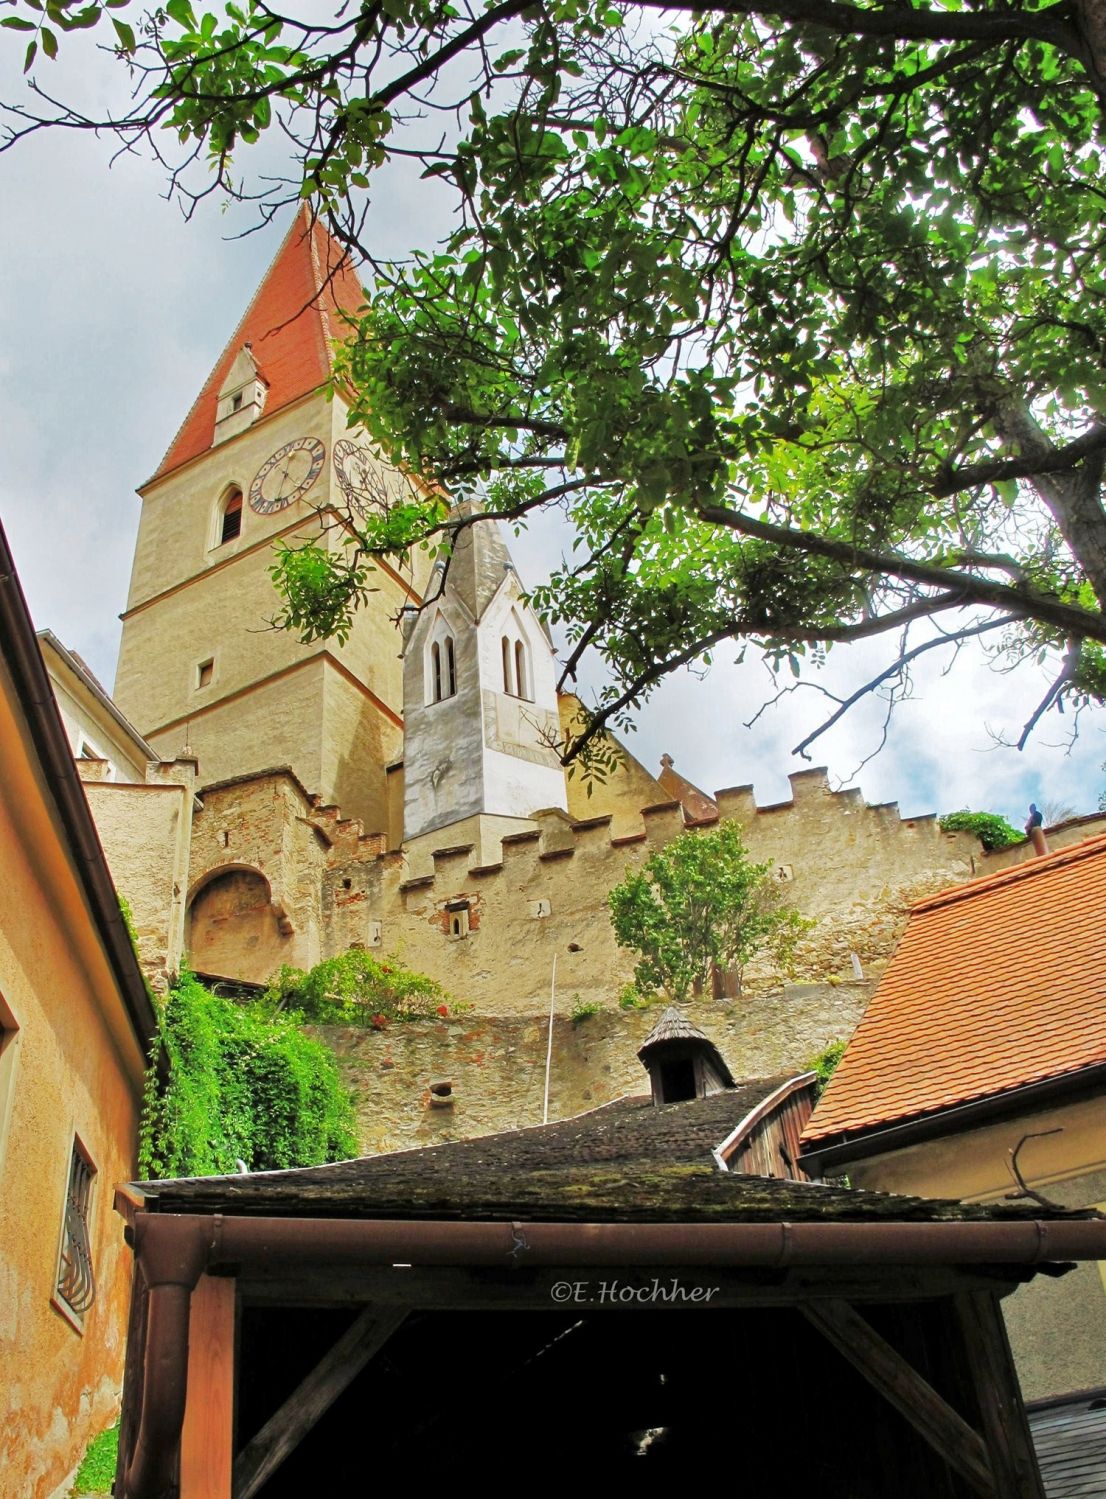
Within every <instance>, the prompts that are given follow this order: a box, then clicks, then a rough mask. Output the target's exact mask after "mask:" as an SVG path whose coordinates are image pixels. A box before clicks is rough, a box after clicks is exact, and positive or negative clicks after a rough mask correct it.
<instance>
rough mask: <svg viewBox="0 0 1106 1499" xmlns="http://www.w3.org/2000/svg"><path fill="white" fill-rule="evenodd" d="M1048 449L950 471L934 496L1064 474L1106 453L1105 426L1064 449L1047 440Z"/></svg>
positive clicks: (940, 498)
mask: <svg viewBox="0 0 1106 1499" xmlns="http://www.w3.org/2000/svg"><path fill="white" fill-rule="evenodd" d="M1038 430H1039V429H1038ZM1042 440H1044V439H1043V436H1042ZM1046 447H1047V449H1048V451H1042V452H1039V453H1038V455H1037V456H1035V457H1029V456H1028V455H1027V456H1025V457H1021V458H995V459H992V460H991V461H990V462H989V463H973V464H970V465H968V466H967V467H965V468H952V469H948V470H946V471H945V473H944V474H943V475H942V477H941V478H940V479H938V480H937V482H936V483H935V484H934V485H933V487H932V493H933V495H934V497H935V498H936V499H938V500H943V499H945V498H946V497H947V496H948V495H950V494H956V493H957V492H958V491H959V490H961V489H974V488H975V486H976V485H977V484H999V483H1001V482H1002V481H1003V480H1004V479H1035V478H1036V477H1037V475H1038V474H1059V473H1063V472H1064V471H1065V470H1066V469H1072V468H1075V467H1076V466H1077V465H1079V464H1081V463H1082V462H1083V461H1084V459H1086V458H1089V457H1091V456H1092V455H1094V454H1101V453H1103V452H1106V424H1104V423H1102V422H1096V423H1095V424H1094V426H1093V427H1091V428H1090V429H1089V430H1088V431H1086V432H1084V433H1083V434H1082V436H1080V437H1077V438H1075V440H1074V441H1073V442H1069V443H1065V444H1064V446H1063V447H1061V448H1053V447H1051V445H1049V444H1047V441H1046Z"/></svg>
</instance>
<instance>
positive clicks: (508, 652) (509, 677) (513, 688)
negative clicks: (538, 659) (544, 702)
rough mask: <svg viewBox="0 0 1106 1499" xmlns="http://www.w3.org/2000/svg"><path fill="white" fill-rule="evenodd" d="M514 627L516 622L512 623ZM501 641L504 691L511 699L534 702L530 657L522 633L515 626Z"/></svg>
mask: <svg viewBox="0 0 1106 1499" xmlns="http://www.w3.org/2000/svg"><path fill="white" fill-rule="evenodd" d="M512 625H514V621H512ZM509 629H510V633H508V634H506V635H504V636H503V638H502V639H501V641H500V654H501V656H502V660H503V691H504V692H505V693H507V695H508V696H509V697H521V698H525V699H526V700H527V701H528V702H530V701H532V700H533V697H534V688H533V684H532V682H531V680H530V657H529V652H528V651H527V648H526V642H525V641H524V640H523V639H522V632H521V631H520V630H519V629H518V628H517V626H514V628H510V627H509Z"/></svg>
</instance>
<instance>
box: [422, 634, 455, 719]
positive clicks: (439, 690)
mask: <svg viewBox="0 0 1106 1499" xmlns="http://www.w3.org/2000/svg"><path fill="white" fill-rule="evenodd" d="M429 675H430V681H429V684H428V685H429V692H428V694H427V695H428V697H429V700H430V702H432V703H440V702H442V701H443V699H445V698H447V697H454V696H455V695H456V692H457V656H456V653H455V651H454V646H453V636H452V635H445V634H443V635H441V636H440V637H439V638H438V639H437V640H435V641H434V642H433V644H432V645H431V647H430V673H429Z"/></svg>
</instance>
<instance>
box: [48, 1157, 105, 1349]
mask: <svg viewBox="0 0 1106 1499" xmlns="http://www.w3.org/2000/svg"><path fill="white" fill-rule="evenodd" d="M95 1175H96V1167H95V1166H94V1165H93V1164H92V1161H91V1160H90V1159H89V1156H88V1154H87V1153H86V1151H85V1149H84V1147H83V1146H82V1145H81V1142H80V1141H79V1140H78V1139H77V1138H76V1137H74V1140H73V1150H72V1153H71V1155H70V1158H69V1181H68V1183H67V1186H66V1192H65V1210H64V1214H63V1218H62V1232H61V1248H60V1250H59V1252H58V1274H57V1280H56V1282H55V1286H54V1297H55V1301H56V1302H57V1303H58V1305H59V1308H60V1310H61V1311H63V1312H65V1313H67V1314H69V1316H70V1320H73V1319H74V1318H75V1319H77V1320H78V1322H79V1320H80V1318H82V1317H83V1316H84V1314H85V1312H87V1311H88V1309H89V1307H90V1306H91V1305H92V1303H93V1301H94V1300H95V1299H96V1279H95V1276H94V1275H93V1273H92V1236H91V1233H90V1231H89V1219H90V1212H89V1209H90V1207H91V1205H92V1179H93V1177H94V1176H95Z"/></svg>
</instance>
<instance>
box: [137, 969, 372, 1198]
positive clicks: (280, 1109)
mask: <svg viewBox="0 0 1106 1499" xmlns="http://www.w3.org/2000/svg"><path fill="white" fill-rule="evenodd" d="M301 1021H302V1016H300V1015H299V1014H297V1013H295V1012H285V1011H282V1010H280V1009H278V1008H277V1006H276V1005H275V1004H274V1003H273V1002H272V1001H271V1000H269V999H268V998H263V999H261V1000H251V1001H246V1002H241V1001H237V1000H233V999H228V998H226V997H224V996H222V995H218V994H213V993H212V992H211V991H210V990H209V989H206V988H205V987H204V985H203V984H201V983H200V982H199V980H198V979H196V978H195V977H194V975H192V974H191V973H188V972H187V971H182V973H181V975H180V978H179V979H178V980H177V982H176V983H175V984H174V985H173V987H172V988H171V989H170V990H169V993H168V996H167V998H166V1000H165V1002H164V1004H163V1005H161V1006H160V1007H159V1017H158V1037H157V1039H156V1041H155V1050H156V1049H161V1050H163V1051H164V1054H165V1057H166V1059H167V1061H168V1069H167V1072H168V1076H167V1079H165V1080H162V1079H161V1078H160V1077H159V1074H158V1069H157V1067H156V1066H154V1065H151V1067H150V1069H149V1071H148V1072H147V1076H146V1095H145V1101H144V1108H143V1116H142V1127H141V1133H140V1137H139V1157H138V1161H139V1169H140V1171H141V1172H142V1173H143V1174H144V1175H145V1176H147V1177H165V1176H211V1175H220V1174H222V1173H225V1172H233V1171H234V1170H235V1169H236V1167H237V1163H238V1162H239V1161H244V1162H245V1163H246V1165H247V1167H249V1169H250V1170H252V1171H271V1170H279V1169H281V1168H284V1167H290V1166H315V1165H319V1164H321V1163H322V1162H324V1161H336V1160H342V1159H343V1158H346V1157H349V1156H354V1155H356V1154H357V1138H356V1135H355V1134H354V1128H353V1109H352V1104H351V1101H350V1096H349V1093H348V1092H347V1090H346V1089H345V1087H344V1086H343V1084H342V1082H341V1080H340V1078H339V1076H338V1068H337V1064H336V1062H335V1059H334V1056H333V1053H332V1052H331V1051H330V1049H329V1048H328V1047H327V1046H326V1045H324V1043H323V1042H321V1041H318V1040H316V1039H315V1038H313V1037H310V1036H306V1035H304V1034H303V1032H302V1030H301V1029H300V1023H301Z"/></svg>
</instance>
